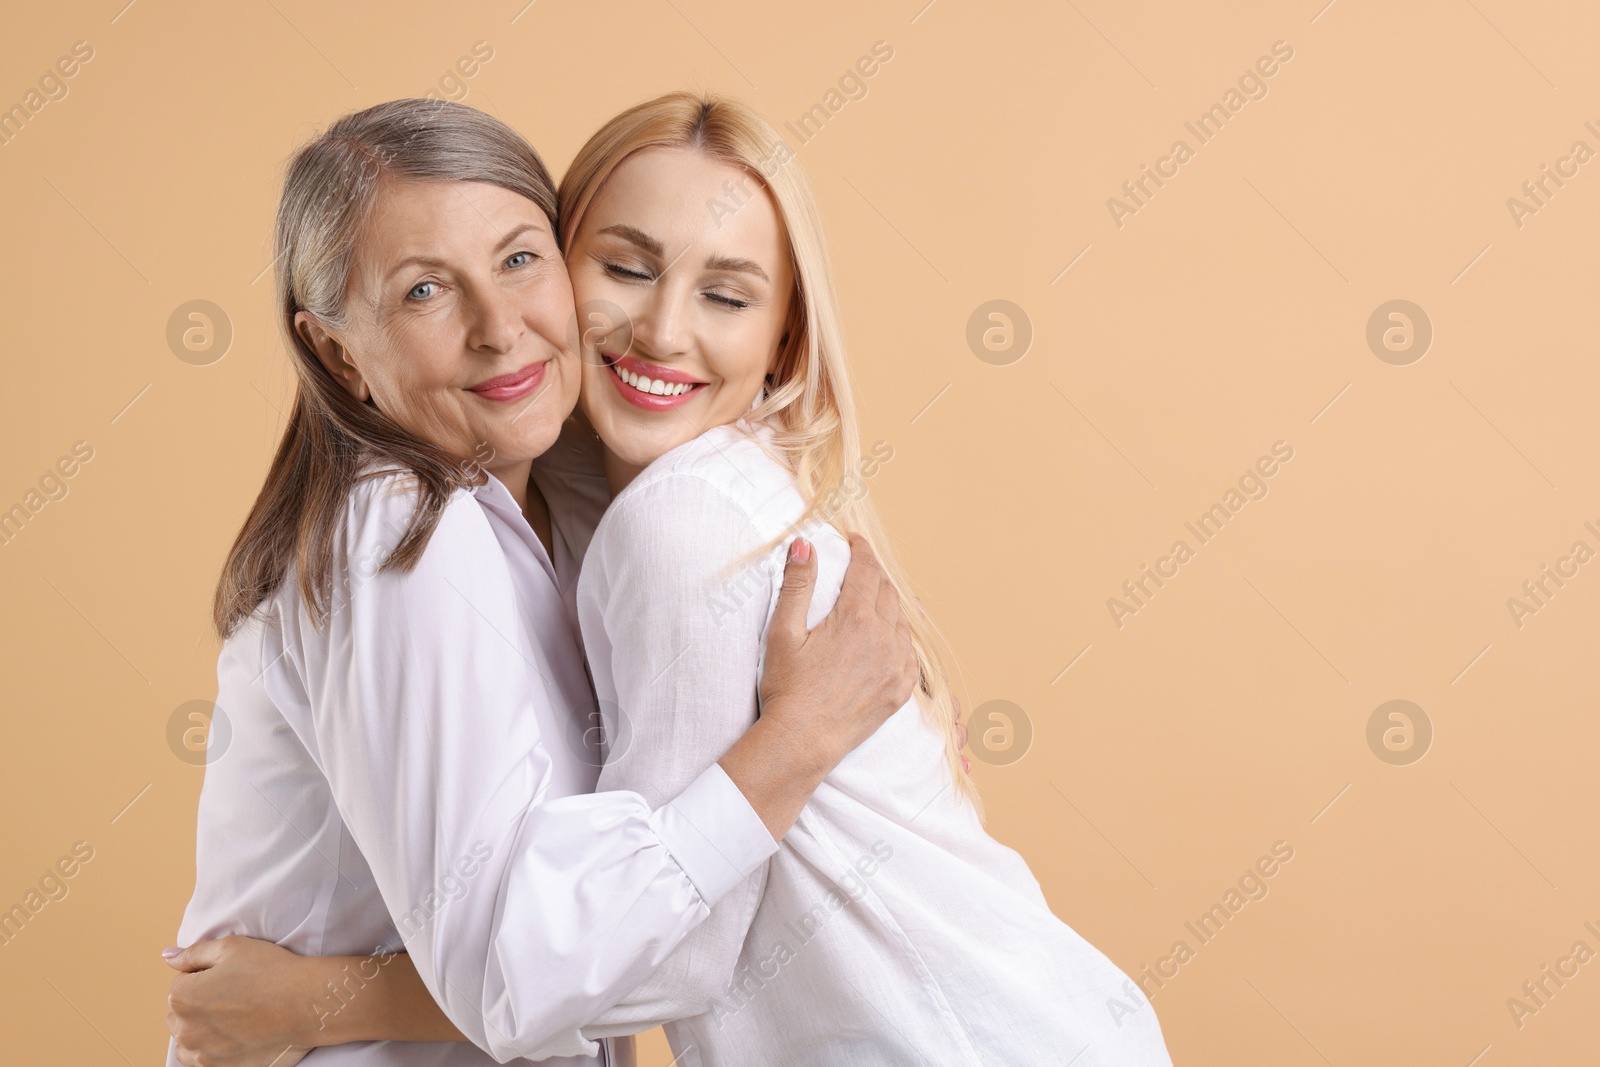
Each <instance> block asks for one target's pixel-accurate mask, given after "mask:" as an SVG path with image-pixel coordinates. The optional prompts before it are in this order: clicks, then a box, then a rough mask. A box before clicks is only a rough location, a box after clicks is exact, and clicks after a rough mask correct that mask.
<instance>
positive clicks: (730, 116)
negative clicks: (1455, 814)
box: [560, 92, 981, 811]
mask: <svg viewBox="0 0 1600 1067" xmlns="http://www.w3.org/2000/svg"><path fill="white" fill-rule="evenodd" d="M645 148H691V149H695V150H697V151H700V152H703V153H705V154H706V155H707V156H709V157H711V158H713V159H717V160H721V161H723V162H727V163H730V164H733V165H734V166H737V167H741V168H743V169H745V170H746V171H748V172H749V173H750V174H751V175H752V176H753V177H754V178H755V179H756V180H757V181H759V182H760V183H761V184H762V185H763V186H765V187H766V189H767V190H768V191H770V192H771V194H772V198H773V200H774V201H775V202H776V203H777V207H778V215H779V217H780V219H781V220H782V222H783V225H784V229H785V231H786V232H787V235H788V240H789V251H790V256H791V257H792V262H793V266H794V279H795V286H794V293H793V294H792V296H791V298H790V305H789V321H788V323H787V327H786V330H787V336H788V340H787V341H786V342H785V343H784V344H783V345H782V346H781V347H780V350H779V352H778V356H777V359H776V361H775V363H774V365H773V368H772V374H771V375H770V376H769V378H768V384H767V395H766V399H765V401H764V402H763V403H762V404H761V405H760V406H759V407H758V408H756V409H755V410H754V411H752V412H751V413H750V414H749V415H748V416H747V418H748V419H749V420H750V421H752V422H755V421H764V422H765V423H766V425H768V426H770V427H771V428H772V429H773V430H774V434H773V440H772V445H773V447H775V448H776V449H777V450H778V452H779V453H780V458H781V459H782V460H783V461H784V462H785V463H787V464H788V466H789V469H790V470H791V471H793V472H794V474H795V477H796V480H797V481H798V483H799V487H800V491H801V495H802V496H803V497H804V498H805V501H806V505H807V506H806V512H805V514H804V515H803V516H802V517H801V518H800V519H799V520H797V521H796V523H795V527H796V528H798V527H800V526H803V525H805V524H807V523H808V522H811V521H813V520H816V519H825V520H826V521H828V522H830V523H832V524H833V525H834V526H835V527H836V528H838V529H839V530H841V531H843V532H845V533H859V534H861V535H862V536H863V537H865V538H866V539H867V542H868V543H869V544H870V545H871V546H872V549H873V552H874V553H875V554H876V555H877V557H878V560H879V562H880V563H881V564H882V565H883V568H884V571H885V572H886V573H887V574H888V576H889V580H890V581H891V582H892V583H893V584H894V587H895V591H896V592H897V593H898V594H899V596H900V607H901V610H902V611H903V612H904V613H905V615H906V617H907V619H908V620H909V621H910V623H911V638H912V645H913V647H914V649H915V651H916V657H917V665H918V666H919V667H920V668H921V670H922V705H923V709H924V712H925V713H926V714H927V716H928V718H929V721H930V722H931V723H932V724H933V725H934V726H935V727H937V728H938V729H939V730H940V731H941V732H942V733H943V735H944V739H945V757H946V758H945V762H946V764H947V768H948V770H949V773H950V776H951V780H952V782H953V783H954V785H955V788H956V791H957V793H958V794H959V795H961V796H964V797H966V798H967V799H968V800H969V801H970V802H971V803H972V804H973V806H974V808H977V809H978V810H979V811H981V807H980V803H979V798H978V793H977V789H976V788H975V787H974V786H973V784H972V780H971V779H970V778H969V777H968V776H967V774H966V773H965V772H964V771H962V769H961V752H960V747H959V745H958V744H957V735H956V726H955V699H954V694H953V692H952V690H951V686H950V680H951V677H952V667H953V662H952V657H951V655H950V651H949V649H948V647H947V645H946V644H945V641H944V638H943V636H942V635H941V634H940V633H939V630H938V628H937V627H935V626H934V624H933V622H932V620H931V619H929V618H928V617H927V616H926V615H925V614H924V613H923V611H922V609H921V607H920V605H918V603H917V601H916V598H915V597H913V596H912V594H911V591H910V585H909V583H908V582H907V580H906V578H905V574H904V572H903V571H902V570H901V568H900V566H899V565H898V563H896V561H895V559H894V555H893V553H891V552H890V551H889V544H888V539H887V537H886V536H885V535H884V532H883V528H882V526H881V524H880V523H879V521H878V517H877V513H876V511H875V509H874V508H873V506H872V503H871V501H870V500H869V499H868V497H867V495H866V494H865V493H853V492H849V493H834V494H833V497H834V499H833V501H831V502H827V501H825V498H827V497H828V496H829V494H830V492H831V491H832V490H834V489H836V488H837V487H839V486H841V485H843V484H845V480H846V479H847V478H850V477H854V476H855V475H856V472H858V471H859V470H861V469H862V468H861V461H862V453H861V434H860V431H859V429H858V428H857V425H856V407H855V400H854V397H853V394H852V391H851V387H850V374H849V366H848V361H847V360H846V358H845V348H844V335H843V330H842V328H841V323H840V315H839V306H838V300H837V297H836V296H835V294H834V285H833V272H832V269H831V268H830V267H829V265H828V255H827V248H826V245H825V243H824V240H823V230H822V217H821V214H820V213H819V212H818V210H817V203H816V200H815V198H814V197H813V196H812V194H811V189H810V186H809V185H808V183H807V182H806V179H805V175H804V174H803V173H802V172H801V170H800V167H799V165H798V164H797V163H796V162H795V161H794V158H793V152H792V151H791V150H790V149H789V148H788V146H787V145H786V144H785V143H784V142H783V140H782V139H781V138H780V137H779V136H778V134H777V132H776V131H775V130H774V129H773V128H772V127H771V126H770V125H769V124H768V123H767V122H766V120H764V119H762V118H761V117H760V116H759V115H757V114H756V113H755V111H753V110H752V109H751V108H750V107H749V106H747V105H745V104H743V103H740V102H738V101H736V100H731V99H727V98H725V97H719V96H713V95H701V94H696V93H689V92H675V93H667V94H666V95H664V96H658V97H656V98H655V99H654V100H649V101H646V102H645V103H642V104H639V105H637V106H635V107H631V108H629V109H628V110H627V111H624V112H623V113H622V114H620V115H618V116H616V117H615V118H613V119H612V120H611V121H609V122H607V123H606V124H605V125H604V126H602V127H601V128H600V129H599V130H598V131H597V132H596V133H595V134H594V136H592V137H590V138H589V140H588V142H587V143H586V144H585V145H584V146H583V147H582V148H581V149H579V150H578V155H577V157H576V158H575V159H574V160H573V161H572V166H571V167H570V168H568V170H567V173H566V176H565V177H564V178H563V179H562V181H561V189H560V203H561V208H560V212H561V213H560V230H561V241H562V250H563V252H570V251H571V247H572V242H573V239H574V237H575V236H576V234H577V231H578V228H579V226H581V225H582V222H583V216H584V214H585V212H586V211H587V210H588V208H589V205H590V204H591V203H592V202H593V201H594V197H595V195H596V194H597V193H598V192H599V191H600V188H601V186H602V185H604V184H605V181H606V179H607V178H609V177H610V176H611V174H612V172H613V171H615V170H616V168H617V167H618V166H619V165H620V164H621V163H622V161H623V160H625V159H627V158H628V157H629V156H631V155H632V154H633V153H635V152H638V151H640V150H641V149H645ZM840 497H842V498H843V502H842V503H840V502H839V498H840Z"/></svg>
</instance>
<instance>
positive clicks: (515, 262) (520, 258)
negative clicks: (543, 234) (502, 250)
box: [506, 252, 533, 267]
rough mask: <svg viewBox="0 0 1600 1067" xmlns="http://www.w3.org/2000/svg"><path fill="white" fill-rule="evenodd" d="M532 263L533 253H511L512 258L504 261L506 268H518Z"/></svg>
mask: <svg viewBox="0 0 1600 1067" xmlns="http://www.w3.org/2000/svg"><path fill="white" fill-rule="evenodd" d="M532 261H533V253H532V252H516V253H513V254H512V256H511V257H510V258H509V259H507V260H506V266H508V267H520V266H523V265H524V264H526V263H530V262H532Z"/></svg>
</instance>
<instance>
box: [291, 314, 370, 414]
mask: <svg viewBox="0 0 1600 1067" xmlns="http://www.w3.org/2000/svg"><path fill="white" fill-rule="evenodd" d="M294 332H295V333H297V334H298V335H299V336H300V339H301V340H302V341H304V342H305V343H306V345H307V346H308V347H309V348H310V349H311V351H313V352H315V353H316V355H317V359H318V360H319V361H321V363H322V366H323V367H324V368H325V369H326V370H327V372H328V373H329V374H331V375H333V380H334V381H336V382H338V383H339V384H340V385H342V386H344V388H345V391H346V392H348V393H349V394H350V395H351V396H353V397H355V398H356V400H358V401H359V402H361V403H363V404H364V403H366V402H367V400H369V399H370V398H371V396H372V390H371V389H370V388H368V386H367V379H366V378H365V377H364V376H363V375H362V373H361V368H359V367H357V366H356V364H355V361H354V360H352V359H351V358H350V351H349V349H347V348H345V346H344V343H343V342H342V341H340V340H339V339H338V338H337V337H335V336H334V335H333V334H331V333H329V332H328V331H327V330H326V329H325V328H324V327H323V325H322V323H321V322H319V321H317V318H316V316H315V315H313V314H311V312H309V311H297V312H295V314H294Z"/></svg>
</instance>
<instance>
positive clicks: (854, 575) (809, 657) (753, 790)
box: [718, 534, 920, 840]
mask: <svg viewBox="0 0 1600 1067" xmlns="http://www.w3.org/2000/svg"><path fill="white" fill-rule="evenodd" d="M816 579H817V560H816V550H815V549H814V548H813V547H812V545H811V544H810V543H809V542H808V541H805V540H803V539H801V538H796V539H795V540H794V541H793V542H791V544H790V547H789V561H788V563H787V565H786V566H785V569H784V577H783V589H782V591H781V592H780V593H779V595H778V602H777V604H776V605H775V606H774V608H773V612H772V624H771V626H769V627H768V629H767V652H766V661H765V665H764V666H763V668H762V673H761V717H760V718H758V719H757V720H756V723H755V725H754V726H752V727H750V729H749V730H747V731H745V734H744V736H743V737H741V738H740V739H739V740H738V741H736V742H734V745H733V747H732V748H730V749H729V750H728V751H727V753H726V754H725V755H724V756H723V757H722V759H720V760H718V763H720V764H721V765H722V768H723V770H724V771H726V772H727V774H728V777H730V778H731V779H733V781H734V783H735V784H736V785H737V786H738V787H739V789H740V790H741V791H742V792H743V793H744V795H745V799H747V800H748V801H749V802H750V805H751V807H753V808H754V809H755V810H756V812H757V814H759V815H760V816H761V820H762V822H763V823H764V824H765V825H766V827H767V831H768V832H769V833H770V834H772V837H773V839H774V840H780V839H782V837H783V835H784V834H786V833H788V832H789V827H790V826H792V825H793V824H794V820H795V819H796V818H797V817H798V816H799V814H800V810H801V809H802V808H804V807H805V805H806V801H808V800H810V799H811V794H812V793H813V792H814V791H815V790H816V788H817V786H818V785H820V784H821V782H822V779H823V778H825V777H827V775H828V772H830V771H832V770H833V768H834V767H836V766H838V764H839V761H840V760H841V759H843V758H844V757H845V756H846V755H847V754H848V753H849V752H850V751H851V750H852V749H854V748H855V747H856V746H857V745H859V744H860V743H861V742H862V741H865V740H866V739H867V738H868V737H870V736H871V735H872V733H873V731H874V730H876V729H877V728H878V727H880V726H882V725H883V723H884V721H885V720H886V719H888V718H889V716H890V715H893V714H894V713H895V711H897V710H898V709H899V708H900V707H901V705H903V704H904V703H905V702H906V701H907V700H909V699H911V693H912V691H913V690H914V689H915V688H916V685H917V681H918V678H919V676H920V672H919V669H918V666H917V658H916V654H915V652H914V651H913V649H912V645H911V627H910V623H909V622H908V620H907V619H906V618H905V615H904V613H902V612H901V610H900V595H899V593H898V592H896V590H895V588H894V585H893V583H891V582H890V581H889V578H888V575H886V574H885V573H884V571H883V568H882V567H881V566H880V565H879V564H878V560H877V558H876V557H875V556H874V555H873V553H872V548H871V546H870V545H868V544H867V541H866V539H865V538H863V537H861V536H859V535H856V534H852V535H850V567H849V569H848V570H846V571H845V576H844V586H843V587H842V588H841V589H840V592H839V599H838V601H837V602H836V603H835V604H834V607H833V611H832V612H830V613H829V615H828V617H827V618H826V619H824V620H823V621H822V623H821V624H820V625H819V626H818V627H817V628H816V629H814V630H807V629H806V612H807V609H809V608H810V606H811V593H812V590H813V589H814V588H815V586H816Z"/></svg>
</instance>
